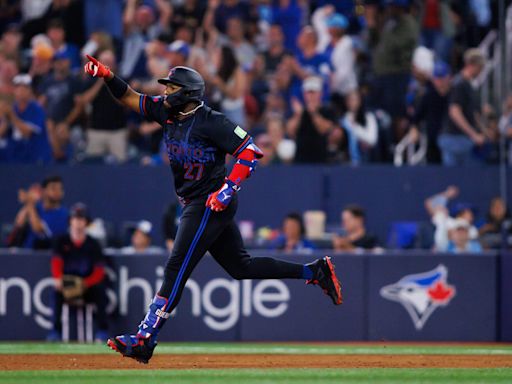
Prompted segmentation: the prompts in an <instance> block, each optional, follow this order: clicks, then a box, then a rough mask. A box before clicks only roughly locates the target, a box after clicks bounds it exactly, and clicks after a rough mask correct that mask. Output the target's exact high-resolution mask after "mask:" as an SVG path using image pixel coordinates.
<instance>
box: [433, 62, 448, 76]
mask: <svg viewBox="0 0 512 384" xmlns="http://www.w3.org/2000/svg"><path fill="white" fill-rule="evenodd" d="M450 73H451V69H450V66H449V65H448V64H446V63H445V62H444V61H436V62H435V63H434V70H433V71H432V76H434V77H435V78H437V79H439V78H443V77H446V76H448V75H449V74H450Z"/></svg>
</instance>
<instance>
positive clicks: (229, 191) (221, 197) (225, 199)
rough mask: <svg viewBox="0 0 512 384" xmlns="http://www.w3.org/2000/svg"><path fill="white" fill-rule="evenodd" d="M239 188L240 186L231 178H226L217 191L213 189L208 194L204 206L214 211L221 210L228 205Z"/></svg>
mask: <svg viewBox="0 0 512 384" xmlns="http://www.w3.org/2000/svg"><path fill="white" fill-rule="evenodd" d="M239 190H240V187H239V186H238V185H236V184H235V183H234V182H232V181H231V180H229V179H226V182H225V183H224V185H223V186H222V187H220V189H219V190H218V191H215V192H213V193H212V194H211V195H210V196H208V200H206V206H207V207H208V208H210V209H211V210H212V211H215V212H220V211H223V210H225V209H226V208H227V207H228V205H229V203H230V202H231V199H232V198H233V196H234V195H235V193H236V192H238V191H239Z"/></svg>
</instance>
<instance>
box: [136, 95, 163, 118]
mask: <svg viewBox="0 0 512 384" xmlns="http://www.w3.org/2000/svg"><path fill="white" fill-rule="evenodd" d="M139 108H140V114H141V115H142V116H144V117H145V118H147V119H149V120H153V121H156V122H157V123H159V124H164V123H165V120H166V118H167V113H166V111H165V106H164V99H163V98H162V97H161V96H148V95H140V99H139Z"/></svg>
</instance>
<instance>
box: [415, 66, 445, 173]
mask: <svg viewBox="0 0 512 384" xmlns="http://www.w3.org/2000/svg"><path fill="white" fill-rule="evenodd" d="M450 87H451V76H450V68H449V67H448V65H447V64H446V63H444V62H441V61H439V62H437V63H435V65H434V71H433V73H432V79H431V81H430V82H429V83H428V84H427V89H426V92H425V94H424V95H423V96H422V97H421V98H420V101H419V105H418V106H417V108H416V110H415V113H414V115H413V117H412V126H411V130H412V132H413V134H414V138H415V139H416V140H418V138H419V132H420V130H421V131H423V132H425V134H426V136H427V162H428V163H430V164H439V163H440V162H441V152H440V151H439V147H438V144H437V142H438V136H439V133H440V131H441V128H442V127H443V126H444V125H445V124H446V123H447V119H448V100H449V99H448V98H449V93H450Z"/></svg>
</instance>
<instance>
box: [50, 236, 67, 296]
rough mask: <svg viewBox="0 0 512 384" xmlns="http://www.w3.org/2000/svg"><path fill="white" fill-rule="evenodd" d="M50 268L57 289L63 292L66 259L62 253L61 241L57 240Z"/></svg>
mask: <svg viewBox="0 0 512 384" xmlns="http://www.w3.org/2000/svg"><path fill="white" fill-rule="evenodd" d="M50 268H51V272H52V277H53V281H54V283H55V289H56V290H58V291H60V290H62V276H63V275H64V259H63V257H62V253H61V247H60V239H59V240H57V241H56V242H55V244H54V246H53V255H52V258H51V261H50Z"/></svg>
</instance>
